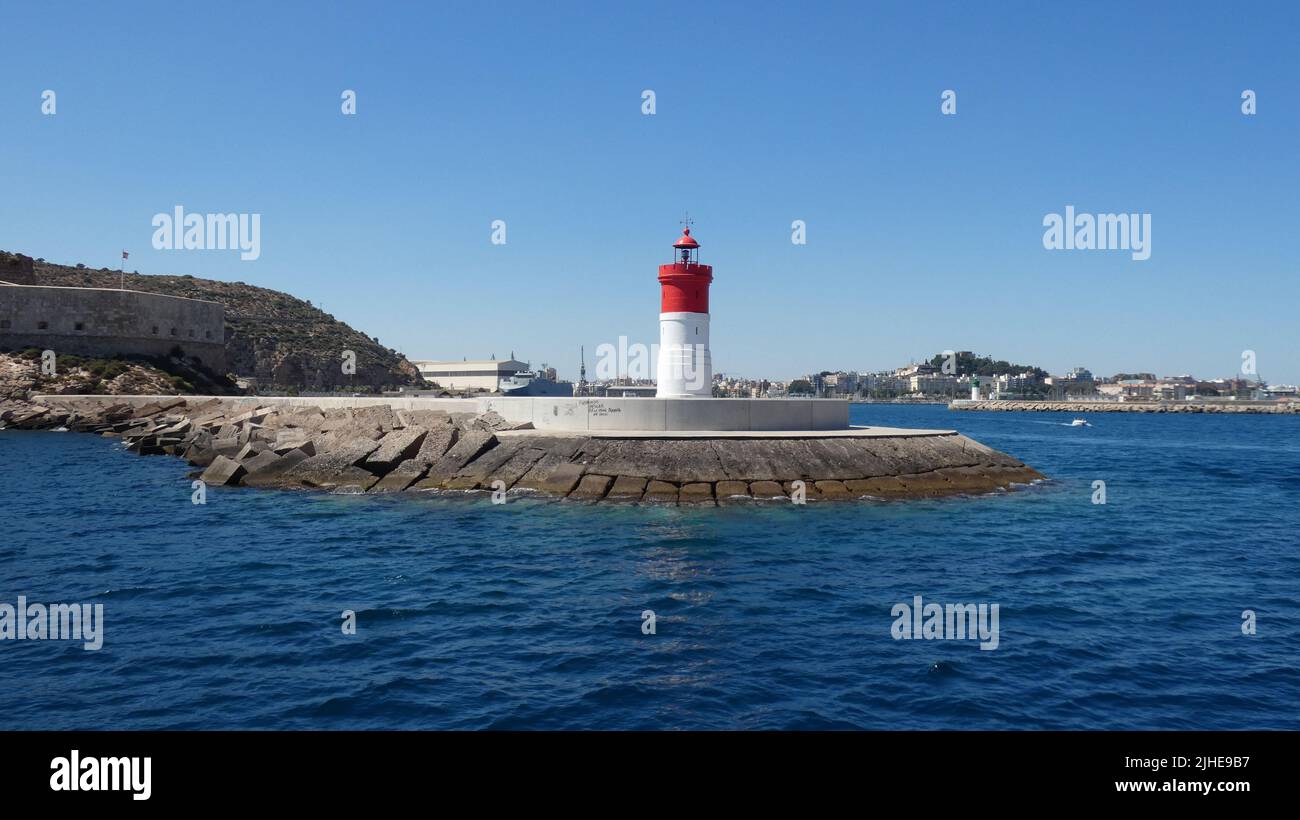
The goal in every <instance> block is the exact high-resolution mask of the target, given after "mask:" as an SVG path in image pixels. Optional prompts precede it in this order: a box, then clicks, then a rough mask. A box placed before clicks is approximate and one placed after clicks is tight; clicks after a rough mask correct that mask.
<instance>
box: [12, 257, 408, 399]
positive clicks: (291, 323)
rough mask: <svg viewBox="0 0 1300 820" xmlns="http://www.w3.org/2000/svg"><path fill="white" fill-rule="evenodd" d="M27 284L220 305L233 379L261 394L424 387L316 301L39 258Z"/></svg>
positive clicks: (395, 357) (390, 353) (392, 354)
mask: <svg viewBox="0 0 1300 820" xmlns="http://www.w3.org/2000/svg"><path fill="white" fill-rule="evenodd" d="M0 255H4V254H3V252H0ZM4 256H7V257H8V258H11V259H12V258H13V256H9V255H4ZM15 270H16V268H15ZM3 278H5V277H4V276H2V275H0V279H3ZM30 278H31V281H30V282H25V283H26V284H38V285H53V286H59V287H90V288H117V287H118V286H119V281H120V279H121V278H124V279H125V286H126V287H127V288H128V289H130V290H138V291H144V292H147V293H161V294H166V295H170V296H184V297H188V298H192V299H208V300H211V301H214V302H220V303H221V304H222V305H224V306H225V309H226V360H227V364H228V368H229V370H230V371H231V372H232V373H233V374H235V375H236V376H240V377H253V378H256V379H257V381H258V386H259V389H260V391H261V392H268V393H269V392H271V391H299V390H335V389H342V390H357V391H374V390H380V389H383V388H393V387H398V386H404V385H419V384H420V383H421V380H420V376H419V372H418V371H417V370H416V369H415V367H414V366H413V365H412V364H411V363H410V362H409V361H407V360H406V358H405V357H403V356H402V355H401V354H399V353H398V352H397V351H395V350H392V349H389V348H386V347H384V346H383V345H382V344H380V343H379V341H378V340H377V339H374V338H371V337H369V336H366V335H365V334H364V333H361V332H360V331H357V330H355V329H354V328H352V327H350V326H349V325H347V324H345V323H343V322H340V321H339V320H337V319H335V318H334V317H333V316H331V315H330V314H328V313H325V312H324V311H322V310H320V309H319V308H317V307H314V306H313V305H312V304H311V302H308V301H304V300H302V299H298V298H296V297H294V296H290V295H289V294H287V293H281V292H280V291H276V290H270V289H269V288H261V287H257V286H255V285H248V284H244V283H243V282H221V281H217V280H214V279H199V278H197V277H194V276H167V275H157V276H153V275H145V274H139V273H130V272H128V273H126V274H125V275H124V276H123V275H122V274H120V273H119V272H118V271H116V270H109V269H106V268H98V269H91V268H86V267H80V266H70V265H56V264H52V263H49V262H45V261H44V260H40V259H37V260H34V261H33V262H32V263H31V265H30ZM11 281H13V280H11ZM344 350H351V351H353V352H354V353H356V374H355V375H353V376H348V375H344V373H343V372H342V367H341V366H340V365H341V356H342V352H343V351H344Z"/></svg>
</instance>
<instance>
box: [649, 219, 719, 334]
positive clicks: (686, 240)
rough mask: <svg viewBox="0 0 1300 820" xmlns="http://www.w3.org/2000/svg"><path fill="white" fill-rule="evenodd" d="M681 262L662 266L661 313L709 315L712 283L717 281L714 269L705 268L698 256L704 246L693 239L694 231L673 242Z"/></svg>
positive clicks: (706, 266)
mask: <svg viewBox="0 0 1300 820" xmlns="http://www.w3.org/2000/svg"><path fill="white" fill-rule="evenodd" d="M673 247H674V248H675V249H676V250H677V252H678V253H679V254H681V260H680V261H678V262H674V263H673V264H671V265H660V266H659V284H660V285H661V286H662V297H661V299H660V305H659V312H660V313H708V312H709V283H711V282H712V281H713V266H712V265H701V264H700V263H699V262H697V261H696V257H695V253H696V252H697V251H698V250H699V247H700V243H699V242H696V241H695V238H694V237H692V236H691V229H690V228H686V229H685V230H683V231H682V236H681V238H680V239H678V240H677V241H676V242H674V243H673Z"/></svg>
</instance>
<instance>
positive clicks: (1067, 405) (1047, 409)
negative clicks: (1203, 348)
mask: <svg viewBox="0 0 1300 820" xmlns="http://www.w3.org/2000/svg"><path fill="white" fill-rule="evenodd" d="M948 409H949V410H994V411H1019V412H1031V413H1052V412H1055V413H1279V414H1286V413H1291V414H1300V402H1244V401H1243V402H1203V401H1160V402H1156V401H1148V402H1138V401H1117V402H1102V401H1015V400H998V401H991V400H990V401H971V400H969V399H964V400H958V401H954V402H950V403H949V404H948Z"/></svg>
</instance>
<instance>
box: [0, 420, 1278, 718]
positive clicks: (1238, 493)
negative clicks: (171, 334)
mask: <svg viewBox="0 0 1300 820" xmlns="http://www.w3.org/2000/svg"><path fill="white" fill-rule="evenodd" d="M852 415H853V421H854V422H855V423H858V424H883V425H893V426H903V427H943V428H955V429H957V430H960V431H961V432H963V433H966V434H967V435H970V436H972V437H974V438H976V439H978V440H979V441H982V442H984V443H986V444H988V445H990V446H992V447H996V448H998V449H1001V450H1004V451H1006V452H1008V453H1011V454H1013V455H1015V456H1016V457H1018V458H1020V459H1022V460H1024V461H1025V462H1026V463H1028V464H1030V465H1032V466H1034V467H1036V468H1038V469H1039V470H1041V471H1042V472H1043V473H1045V474H1047V475H1048V476H1050V477H1051V479H1052V480H1051V481H1049V482H1047V483H1044V484H1040V485H1037V486H1034V487H1032V488H1028V489H1025V490H1022V491H1019V492H1013V493H1007V494H1000V495H991V496H983V497H974V498H953V499H944V500H933V501H919V502H916V501H913V502H872V501H864V502H853V503H812V504H808V505H807V506H801V507H799V506H794V505H787V504H780V505H777V506H759V507H753V506H751V507H744V508H719V509H696V508H690V509H688V508H681V509H678V508H654V507H614V506H609V507H602V506H583V505H578V504H574V503H568V502H553V501H543V500H539V499H530V498H525V497H519V498H511V499H510V501H509V502H508V503H506V504H503V505H494V504H491V503H490V502H488V501H487V500H485V499H484V498H481V497H466V496H464V495H457V496H454V497H447V496H433V495H427V494H405V495H401V496H397V497H393V496H385V497H364V496H339V495H326V494H317V493H310V492H296V491H268V490H248V489H222V488H214V489H209V491H208V496H207V503H206V504H204V505H195V504H193V503H191V493H192V490H191V485H190V480H189V479H188V478H187V473H188V471H189V470H190V469H191V468H190V467H189V466H188V465H186V464H185V463H184V462H182V461H181V460H179V459H173V458H167V457H139V456H136V455H133V454H131V453H129V452H126V451H125V450H123V449H122V447H121V445H120V443H117V442H114V441H111V440H108V439H102V438H99V437H96V436H91V435H84V434H77V433H24V432H15V431H5V432H0V464H2V465H3V470H2V471H0V504H2V505H3V506H2V508H0V509H3V521H4V535H3V539H0V602H4V603H9V604H15V603H16V601H17V597H18V596H19V595H24V596H26V598H27V600H28V601H29V602H42V603H74V602H76V603H83V602H84V603H102V604H103V606H104V643H103V648H102V649H100V650H99V651H86V650H85V649H83V648H82V645H81V643H79V642H72V641H57V642H56V641H48V640H47V641H28V640H23V641H17V640H2V641H0V728H3V729H63V728H78V729H101V728H103V729H217V728H293V729H305V728H315V729H369V728H398V729H417V728H444V729H827V728H843V729H853V728H867V729H1237V728H1287V729H1297V728H1300V605H1297V596H1300V503H1298V502H1300V416H1291V417H1279V416H1201V415H1195V416H1193V415H1137V414H1097V415H1094V416H1085V417H1086V418H1088V419H1089V420H1090V421H1091V423H1092V425H1093V426H1091V427H1084V428H1071V427H1069V426H1066V423H1067V422H1068V421H1069V420H1070V417H1069V416H1065V415H1059V414H1037V413H1035V414H1021V413H972V412H952V411H949V410H947V409H946V408H944V407H941V406H919V407H909V406H896V405H872V406H855V407H854V408H853V411H852ZM1096 481H1104V482H1105V493H1106V499H1105V500H1106V503H1105V504H1096V503H1093V502H1094V498H1095V496H1096V490H1095V489H1094V482H1096ZM917 595H920V596H922V597H923V600H924V601H925V602H935V603H940V604H950V603H974V604H980V603H985V604H997V605H998V607H999V613H1000V615H999V643H998V646H997V648H996V649H994V650H991V651H986V650H981V649H980V647H979V642H978V641H976V640H969V639H967V640H961V639H954V640H925V639H912V640H906V639H903V640H896V639H895V638H894V637H893V635H892V634H891V628H892V627H893V625H894V622H895V620H896V619H895V617H894V615H893V614H891V612H892V610H893V608H894V606H895V605H896V604H899V603H907V604H909V605H910V604H911V603H912V602H913V599H914V596H917ZM345 610H351V611H353V612H355V613H356V621H355V623H356V634H354V635H345V634H344V633H343V629H342V624H343V617H342V613H343V612H344V611H345ZM646 610H651V611H653V612H654V614H655V617H654V624H655V629H654V634H645V633H644V632H643V618H642V614H643V612H645V611H646ZM1247 610H1249V611H1251V612H1253V613H1254V628H1255V634H1253V635H1248V634H1244V632H1243V628H1242V627H1243V623H1245V621H1244V620H1243V613H1245V612H1246V611H1247Z"/></svg>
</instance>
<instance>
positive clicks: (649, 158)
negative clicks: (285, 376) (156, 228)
mask: <svg viewBox="0 0 1300 820" xmlns="http://www.w3.org/2000/svg"><path fill="white" fill-rule="evenodd" d="M2 19H3V31H4V47H3V48H0V190H3V196H0V248H3V249H7V250H17V251H21V252H24V253H28V254H31V255H33V256H42V257H46V258H47V259H50V260H51V261H59V262H67V263H75V262H85V263H86V264H87V265H91V266H96V267H98V266H103V265H111V266H113V267H116V266H117V264H118V257H119V252H120V250H121V249H123V248H126V249H128V250H130V251H132V256H131V259H130V261H129V263H128V268H130V269H139V270H140V272H142V273H178V274H182V273H189V274H194V275H197V276H207V277H212V278H217V279H227V280H239V281H244V282H249V283H252V284H257V285H262V286H266V287H270V288H275V289H278V290H284V291H288V292H290V293H292V294H294V295H296V296H299V297H301V298H305V299H311V300H312V301H313V302H314V303H315V304H318V305H322V306H324V307H325V308H326V309H327V310H328V311H330V312H331V313H333V314H335V315H336V316H338V317H339V318H340V319H343V320H344V321H347V322H349V323H351V324H352V325H354V326H356V327H358V328H359V329H362V330H363V331H365V332H367V333H369V334H370V335H376V336H378V337H379V338H380V340H381V341H382V342H384V343H385V344H387V345H390V346H393V347H396V348H398V349H400V350H401V351H402V352H404V353H405V354H406V355H408V356H410V357H412V358H460V357H463V356H467V357H469V358H481V357H487V356H488V355H490V354H493V353H495V354H496V355H497V356H498V357H503V356H506V355H508V354H509V353H510V351H511V350H513V351H514V352H515V353H516V354H517V355H518V356H520V357H523V358H528V359H531V360H532V362H533V363H534V364H538V363H540V362H542V361H546V362H549V363H551V364H553V365H555V366H557V367H558V368H559V369H560V372H561V375H563V376H568V377H574V376H576V371H577V358H578V347H579V345H586V347H587V352H588V366H589V367H590V366H591V363H592V362H591V356H592V350H593V349H594V348H595V346H596V345H598V344H600V343H602V342H613V341H615V340H616V339H617V338H618V336H619V335H626V336H628V337H630V338H631V339H632V340H633V341H642V342H646V343H649V342H653V341H656V340H657V334H658V325H657V321H656V318H657V312H658V284H657V282H656V281H655V274H656V265H658V264H659V263H661V262H663V261H666V260H667V259H668V257H669V254H670V249H669V247H668V246H669V244H670V243H671V242H672V241H673V239H674V237H675V235H676V234H677V232H678V230H679V225H678V220H679V219H681V217H682V215H683V212H684V211H687V210H689V211H690V214H691V216H692V217H693V218H694V219H695V220H696V226H695V230H696V234H697V236H698V238H699V239H700V241H701V242H702V244H703V252H702V259H703V261H706V262H709V263H711V264H713V265H714V266H715V270H714V274H715V281H714V285H713V299H712V313H713V345H712V346H713V358H714V363H715V368H716V369H717V370H720V371H723V372H729V373H737V374H741V375H751V376H759V375H765V376H769V377H775V378H786V377H790V376H793V375H796V374H800V373H803V372H806V371H809V370H816V369H841V368H842V369H858V370H875V369H884V368H887V367H893V366H898V365H901V364H906V363H907V362H908V360H909V359H920V358H922V357H925V356H928V355H931V354H933V353H935V352H938V351H940V350H943V349H945V348H952V349H957V350H975V351H978V352H983V353H988V354H992V355H994V356H995V357H999V358H1007V359H1011V360H1016V361H1022V362H1028V363H1035V364H1039V365H1041V366H1044V367H1046V368H1048V369H1049V370H1051V371H1053V372H1063V371H1065V370H1066V369H1068V368H1070V367H1072V366H1074V365H1083V366H1087V367H1090V368H1092V369H1093V370H1094V371H1095V372H1098V373H1100V374H1110V373H1113V372H1116V371H1119V370H1149V371H1155V372H1157V373H1158V374H1160V375H1170V374H1178V373H1185V372H1191V373H1194V374H1196V375H1198V376H1202V377H1211V376H1227V375H1231V374H1232V373H1234V372H1235V370H1236V369H1237V368H1238V367H1239V364H1240V361H1241V352H1242V351H1243V350H1246V349H1252V350H1255V351H1256V353H1257V355H1258V362H1259V370H1260V374H1261V375H1262V376H1263V377H1264V378H1265V379H1267V380H1270V381H1273V382H1291V383H1295V382H1300V323H1298V322H1297V306H1300V250H1298V249H1297V243H1296V235H1297V230H1296V228H1297V224H1296V223H1297V218H1298V217H1300V192H1298V190H1297V188H1298V185H1297V183H1298V182H1300V168H1298V162H1300V11H1298V10H1297V5H1296V4H1294V3H1277V4H1231V3H1203V4H1193V3H1181V2H1180V3H1147V2H1143V3H1087V4H1068V5H1067V4H1053V3H1039V2H1035V3H1009V2H997V3H978V4H977V3H960V4H959V3H952V4H949V3H885V4H859V3H846V4H811V5H807V4H801V3H800V4H792V3H780V4H776V3H773V4H757V3H735V4H731V3H725V4H713V3H639V4H636V7H635V8H632V7H631V4H621V3H620V4H612V3H605V4H591V5H579V4H571V3H546V4H542V3H535V4H523V3H500V4H491V3H484V2H473V3H462V4H455V5H433V4H429V5H427V6H425V5H423V4H421V5H418V6H417V5H416V4H396V3H394V4H384V3H378V2H376V3H329V4H326V3H302V4H298V3H287V2H275V3H256V4H253V3H250V4H242V3H221V4H217V5H214V6H206V5H203V4H198V5H195V4H190V5H184V4H182V5H177V4H175V3H156V4H146V3H129V4H120V5H119V4H107V3H71V4H62V3H19V2H13V1H12V0H4V3H3V14H2ZM1248 88H1249V89H1253V90H1254V91H1255V92H1256V93H1257V95H1258V114H1256V115H1255V116H1253V117H1247V116H1243V115H1242V113H1241V110H1240V105H1241V100H1240V95H1241V92H1242V90H1243V89H1248ZM45 89H52V90H54V91H55V92H56V93H57V95H58V96H57V104H58V109H57V110H58V113H57V114H56V115H55V116H42V115H41V113H40V104H41V99H40V95H41V92H42V91H43V90H45ZM344 89H355V90H356V92H357V95H358V105H357V109H358V111H357V114H356V116H353V117H346V116H343V115H342V113H341V112H340V102H341V101H340V94H341V93H342V91H343V90H344ZM643 89H653V90H654V91H655V92H656V95H657V113H656V114H655V115H654V116H643V115H642V114H641V92H642V90H643ZM945 89H953V90H955V91H956V92H957V95H958V97H957V99H958V109H957V115H956V116H954V117H945V116H943V115H941V113H940V94H941V93H942V92H943V91H944V90H945ZM177 204H180V205H183V206H184V207H185V208H186V209H187V210H188V211H194V212H248V213H260V214H261V215H262V254H261V258H260V259H258V260H257V261H255V262H241V261H240V260H239V258H238V256H237V254H235V253H232V252H223V251H201V252H200V251H188V252H175V251H171V252H169V251H155V250H153V249H152V248H151V247H150V239H151V237H152V234H153V228H152V227H151V225H150V220H151V218H152V217H153V215H154V214H155V213H158V212H164V211H168V212H169V211H170V210H171V209H172V207H173V206H174V205H177ZM1066 205H1074V206H1075V207H1076V208H1077V209H1078V210H1079V211H1081V212H1085V211H1086V212H1092V213H1096V212H1146V213H1150V214H1151V215H1152V254H1151V258H1150V259H1149V260H1148V261H1145V262H1135V261H1132V260H1131V258H1130V256H1129V254H1128V253H1125V252H1120V251H1114V252H1101V251H1088V252H1084V251H1069V252H1067V251H1054V252H1053V251H1047V250H1044V248H1043V246H1042V236H1043V231H1044V229H1043V227H1042V220H1043V217H1044V216H1045V215H1046V214H1048V213H1052V212H1056V213H1060V212H1062V211H1063V210H1064V208H1065V206H1066ZM494 219H503V220H506V223H507V226H508V227H507V230H508V234H507V236H508V243H507V244H506V245H504V246H497V245H493V244H491V242H490V241H489V239H490V228H489V225H490V223H491V221H492V220H494ZM794 219H803V220H805V221H806V222H807V226H808V243H807V245H804V246H795V245H792V244H791V242H790V223H791V221H792V220H794Z"/></svg>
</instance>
